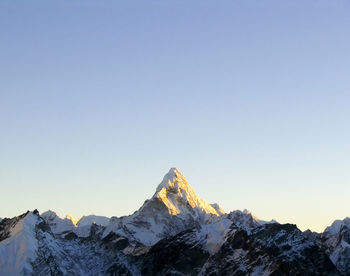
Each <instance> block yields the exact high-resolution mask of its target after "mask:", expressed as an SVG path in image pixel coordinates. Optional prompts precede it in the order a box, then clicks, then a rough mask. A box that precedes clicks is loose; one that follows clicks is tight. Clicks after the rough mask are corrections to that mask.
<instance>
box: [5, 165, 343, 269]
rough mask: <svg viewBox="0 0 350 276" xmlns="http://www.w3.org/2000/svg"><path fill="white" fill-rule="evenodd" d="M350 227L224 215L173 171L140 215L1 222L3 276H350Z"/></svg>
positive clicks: (34, 215)
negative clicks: (302, 226) (318, 229)
mask: <svg viewBox="0 0 350 276" xmlns="http://www.w3.org/2000/svg"><path fill="white" fill-rule="evenodd" d="M349 241H350V219H349V218H347V219H345V220H343V221H335V222H334V223H333V225H331V226H330V227H328V228H327V229H326V230H325V232H324V233H322V234H317V233H311V232H310V231H307V232H304V233H303V232H301V231H300V230H299V229H298V228H297V227H296V226H295V225H292V224H284V225H281V224H278V223H276V222H268V223H267V222H264V221H261V220H259V219H257V218H256V217H254V216H253V215H252V214H251V213H249V212H248V211H246V210H245V211H234V212H231V213H228V214H227V213H225V212H224V211H223V210H222V209H221V208H220V207H219V206H218V205H217V204H208V203H206V202H205V201H204V200H202V199H200V198H199V197H198V196H197V195H196V194H195V192H194V191H193V188H192V187H191V186H190V185H189V184H188V183H187V181H186V179H185V178H184V176H183V175H182V174H181V173H180V172H179V171H178V170H177V169H171V170H170V171H169V172H168V173H167V174H166V175H165V177H164V179H163V181H162V182H161V183H160V184H159V186H158V187H157V189H156V192H155V194H154V195H153V197H152V198H150V199H149V200H146V201H145V203H144V204H143V206H142V207H141V208H140V209H139V210H137V211H136V212H135V213H134V214H132V215H130V216H126V217H120V218H117V217H113V218H111V219H109V218H106V217H100V216H87V217H83V218H81V219H79V220H74V218H72V217H71V216H68V217H66V218H64V219H62V218H59V217H58V216H57V215H56V214H55V213H54V212H52V211H47V212H45V213H43V214H41V215H40V214H39V212H38V211H36V210H35V211H33V212H26V213H24V214H23V215H20V216H18V217H14V218H12V219H7V218H5V219H3V220H2V221H0V275H350V245H349Z"/></svg>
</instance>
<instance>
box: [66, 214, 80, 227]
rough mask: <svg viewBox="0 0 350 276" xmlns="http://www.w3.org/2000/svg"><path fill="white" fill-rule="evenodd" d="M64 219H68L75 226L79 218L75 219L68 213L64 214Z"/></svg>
mask: <svg viewBox="0 0 350 276" xmlns="http://www.w3.org/2000/svg"><path fill="white" fill-rule="evenodd" d="M65 219H68V220H70V221H71V222H72V223H73V225H74V226H77V224H78V222H79V220H80V219H81V218H78V219H76V218H74V217H73V216H72V215H71V214H68V215H66V217H65Z"/></svg>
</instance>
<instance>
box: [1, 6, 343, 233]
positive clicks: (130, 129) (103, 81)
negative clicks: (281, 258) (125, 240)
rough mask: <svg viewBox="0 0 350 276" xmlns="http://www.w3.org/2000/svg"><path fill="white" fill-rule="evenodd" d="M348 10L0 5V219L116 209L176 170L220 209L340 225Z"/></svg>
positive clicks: (122, 210)
mask: <svg viewBox="0 0 350 276" xmlns="http://www.w3.org/2000/svg"><path fill="white" fill-rule="evenodd" d="M349 14H350V2H349V1H341V0H339V1H338V0H337V1H328V0H327V1H325V0H317V1H316V0H314V1H312V0H311V1H304V0H299V1H281V0H276V1H270V0H267V1H260V0H252V1H247V0H240V1H236V0H232V1H225V0H224V1H207V0H201V1H187V0H186V1H182V0H179V1H169V0H165V1H164V0H159V1H86V0H79V1H68V0H67V1H44V0H43V1H14V0H7V1H1V2H0V190H1V192H0V195H1V200H0V217H5V216H7V217H12V216H15V215H19V214H21V213H23V212H25V211H26V210H27V209H35V208H38V209H39V211H40V212H43V211H46V210H48V209H52V210H54V211H56V212H57V213H58V214H59V215H61V216H63V215H65V214H67V213H71V214H73V215H74V216H81V215H84V214H85V215H88V214H92V213H94V214H98V215H106V216H113V215H115V216H121V215H127V214H130V213H132V212H133V211H135V210H136V209H138V208H139V207H140V206H141V205H142V203H143V201H144V200H145V199H147V198H149V197H151V196H152V195H153V193H154V192H155V189H156V186H157V185H158V184H159V183H160V181H161V180H162V177H163V175H164V174H165V173H166V172H167V171H168V170H169V168H170V167H178V168H179V169H180V171H182V173H183V174H184V175H185V176H186V178H187V179H188V181H189V183H190V184H191V185H192V186H193V187H194V189H195V191H196V192H197V193H198V195H199V196H200V197H201V198H203V199H205V200H206V201H208V202H210V203H213V202H217V203H219V204H220V205H221V206H222V207H223V208H224V209H225V210H226V211H232V210H236V209H245V208H246V209H249V210H251V211H252V212H253V213H254V214H255V215H256V216H258V217H260V218H262V219H267V220H269V219H272V218H273V219H276V220H278V221H280V222H282V223H286V222H290V223H295V224H297V225H298V227H300V228H301V229H303V230H305V229H307V228H311V229H312V230H315V231H322V230H323V229H324V228H325V227H326V226H327V225H329V224H330V223H331V222H332V221H333V220H334V219H342V218H344V217H346V216H350V203H349V202H350V200H349V194H350V169H349V168H350V16H349Z"/></svg>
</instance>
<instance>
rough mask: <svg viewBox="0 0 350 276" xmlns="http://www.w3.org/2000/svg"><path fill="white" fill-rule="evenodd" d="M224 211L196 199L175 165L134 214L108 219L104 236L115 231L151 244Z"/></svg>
mask: <svg viewBox="0 0 350 276" xmlns="http://www.w3.org/2000/svg"><path fill="white" fill-rule="evenodd" d="M223 214H224V211H223V210H222V209H221V208H220V207H219V206H218V205H217V204H215V205H211V204H208V203H207V202H205V201H204V200H202V199H200V198H199V197H198V196H197V195H196V193H195V192H194V190H193V188H192V187H191V186H190V185H189V184H188V182H187V180H186V179H185V177H184V176H183V175H182V174H181V173H180V171H179V170H178V169H176V168H172V169H170V171H169V172H168V173H167V174H166V175H165V176H164V178H163V180H162V182H161V183H160V184H159V185H158V187H157V189H156V192H155V194H154V195H153V196H152V198H151V199H149V200H146V201H145V203H144V204H143V205H142V207H141V208H140V209H139V210H138V211H136V212H135V213H134V214H132V215H130V216H127V217H121V218H112V219H111V222H110V224H109V225H108V226H107V228H106V230H105V232H104V236H107V235H108V234H109V233H110V232H115V233H117V234H119V235H121V236H125V237H127V238H129V239H130V240H131V241H135V242H139V243H142V244H144V245H148V246H150V245H153V244H155V243H156V242H157V241H159V240H160V239H162V238H165V237H168V236H172V235H175V234H177V233H179V232H181V231H183V230H185V229H187V228H189V227H192V228H193V227H197V228H199V227H200V225H201V224H207V223H211V222H214V221H215V220H216V219H217V218H218V217H220V216H221V215H223Z"/></svg>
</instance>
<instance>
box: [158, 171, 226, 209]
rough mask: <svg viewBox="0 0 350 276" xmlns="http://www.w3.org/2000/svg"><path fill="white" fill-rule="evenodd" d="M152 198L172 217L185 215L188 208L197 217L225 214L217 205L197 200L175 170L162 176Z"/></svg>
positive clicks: (180, 174) (184, 179)
mask: <svg viewBox="0 0 350 276" xmlns="http://www.w3.org/2000/svg"><path fill="white" fill-rule="evenodd" d="M153 197H157V198H158V199H159V200H160V201H162V202H163V204H165V205H166V207H167V208H168V210H169V214H172V215H178V214H181V213H187V212H188V206H190V207H192V209H193V210H194V211H195V212H194V213H196V214H197V215H199V214H200V213H205V214H212V215H215V216H220V215H223V214H224V213H225V212H224V211H223V210H222V209H221V208H220V207H219V206H218V205H217V204H212V205H211V204H209V203H207V202H206V201H204V200H202V199H201V198H199V197H198V196H197V194H196V193H195V192H194V190H193V188H192V187H191V186H190V185H189V184H188V182H187V180H186V178H185V177H184V176H183V174H182V173H181V172H180V171H179V170H178V169H177V168H171V169H170V170H169V172H168V173H167V174H166V175H165V176H164V178H163V180H162V182H161V183H160V184H159V185H158V187H157V190H156V193H155V195H154V196H153Z"/></svg>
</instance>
